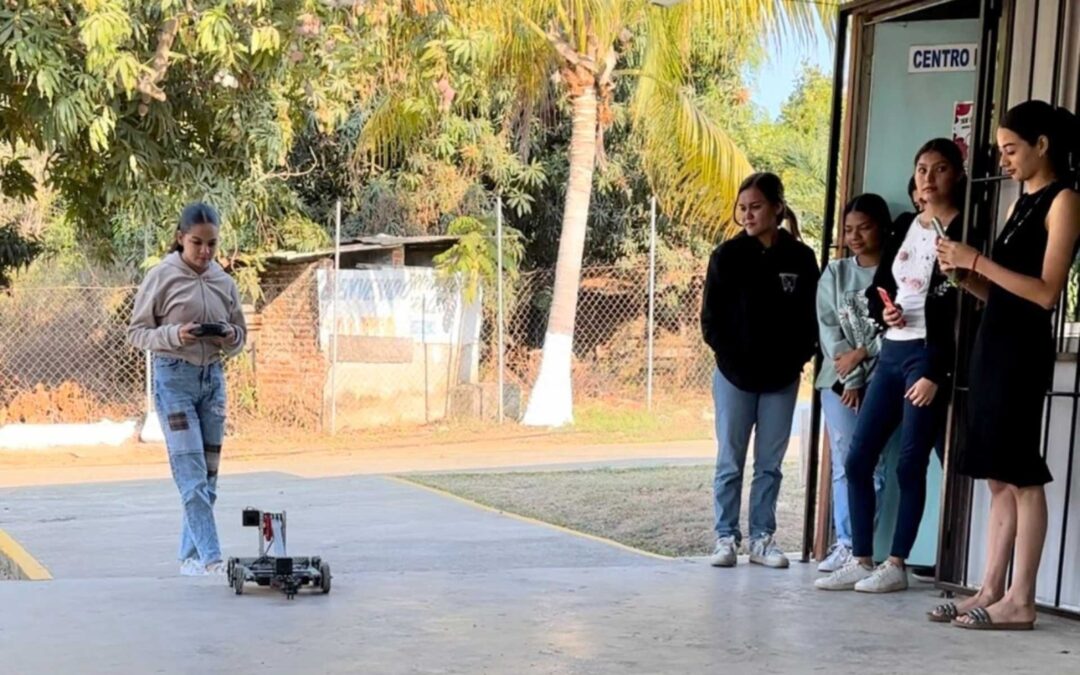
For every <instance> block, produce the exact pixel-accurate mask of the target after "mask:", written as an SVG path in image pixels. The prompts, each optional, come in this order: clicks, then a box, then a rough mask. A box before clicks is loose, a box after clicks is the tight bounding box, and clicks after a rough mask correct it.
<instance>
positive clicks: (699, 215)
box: [635, 81, 753, 238]
mask: <svg viewBox="0 0 1080 675" xmlns="http://www.w3.org/2000/svg"><path fill="white" fill-rule="evenodd" d="M638 110H639V111H641V112H640V113H639V114H638V115H637V116H636V118H635V131H636V133H638V134H639V135H640V137H641V139H642V142H643V153H642V155H643V157H644V165H645V171H646V173H647V175H648V177H649V182H650V183H651V184H652V187H653V190H654V191H655V192H656V195H657V199H658V200H659V202H660V203H661V205H662V206H663V208H664V212H665V213H667V214H669V215H670V216H672V217H675V218H678V219H680V220H683V221H684V222H687V223H690V224H692V225H694V226H696V227H697V228H698V229H700V230H701V231H703V232H704V233H706V234H707V235H709V236H712V237H714V238H717V237H721V236H725V235H728V234H730V233H731V232H732V231H734V228H733V223H732V219H731V214H732V212H733V207H734V200H735V196H736V193H737V191H738V187H739V183H740V181H742V179H743V177H745V176H746V175H747V174H749V173H750V172H751V171H752V170H753V169H752V167H751V166H750V162H749V161H748V160H747V159H746V155H744V154H743V152H742V150H741V149H739V146H738V145H737V144H736V143H735V142H734V141H733V140H732V139H731V137H729V136H728V135H727V133H725V131H724V130H723V128H721V127H720V126H719V125H718V124H717V123H716V122H714V121H713V120H711V119H709V117H708V116H707V115H706V114H705V113H704V112H703V111H702V110H701V108H700V107H699V106H698V105H697V103H696V101H694V99H693V97H692V96H691V95H689V94H688V93H687V92H686V91H685V90H680V89H676V88H674V87H671V86H670V85H666V84H665V83H662V82H659V81H654V83H653V87H652V88H651V92H650V93H649V94H648V96H647V97H643V98H642V99H641V100H640V101H639V103H638Z"/></svg>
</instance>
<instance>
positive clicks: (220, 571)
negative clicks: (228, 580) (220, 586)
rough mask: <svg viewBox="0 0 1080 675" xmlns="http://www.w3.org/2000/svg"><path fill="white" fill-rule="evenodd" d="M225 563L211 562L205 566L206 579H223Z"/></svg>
mask: <svg viewBox="0 0 1080 675" xmlns="http://www.w3.org/2000/svg"><path fill="white" fill-rule="evenodd" d="M225 572H226V569H225V563H223V562H221V561H220V560H219V561H217V562H212V563H210V564H209V565H207V566H206V576H208V577H224V576H225Z"/></svg>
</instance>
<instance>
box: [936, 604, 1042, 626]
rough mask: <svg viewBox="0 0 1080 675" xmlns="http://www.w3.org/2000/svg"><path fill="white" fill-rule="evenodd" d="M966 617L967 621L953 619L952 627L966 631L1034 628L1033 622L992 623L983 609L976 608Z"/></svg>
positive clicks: (988, 614) (988, 613)
mask: <svg viewBox="0 0 1080 675" xmlns="http://www.w3.org/2000/svg"><path fill="white" fill-rule="evenodd" d="M967 616H968V620H967V621H957V620H956V619H953V622H952V625H954V626H956V627H957V628H966V629H968V630H1032V629H1034V628H1035V622H1034V621H1008V622H1002V623H994V620H993V619H991V618H990V612H987V611H986V608H985V607H976V608H975V609H973V610H971V611H970V612H968V613H967Z"/></svg>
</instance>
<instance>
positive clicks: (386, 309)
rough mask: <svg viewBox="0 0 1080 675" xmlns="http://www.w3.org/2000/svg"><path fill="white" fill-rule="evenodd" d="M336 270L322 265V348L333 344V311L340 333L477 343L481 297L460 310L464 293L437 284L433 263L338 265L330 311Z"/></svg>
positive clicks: (320, 310)
mask: <svg viewBox="0 0 1080 675" xmlns="http://www.w3.org/2000/svg"><path fill="white" fill-rule="evenodd" d="M332 272H333V270H318V277H317V279H318V292H319V346H320V348H321V349H324V350H328V349H329V345H330V334H331V325H330V323H331V316H334V317H335V320H336V323H337V326H336V328H337V334H338V335H352V336H364V337H389V338H409V339H411V340H412V341H413V342H419V343H425V344H474V343H476V342H478V341H479V339H480V302H479V300H477V301H476V302H474V303H473V304H472V305H471V306H469V307H467V308H465V309H464V311H462V305H463V299H462V294H461V292H460V291H457V290H449V289H447V288H446V287H445V286H444V285H442V284H439V283H438V282H437V281H436V279H435V270H433V269H431V268H428V267H386V268H379V269H360V270H340V271H339V272H338V275H339V276H338V304H337V308H336V311H335V312H331V311H330V302H331V299H332V296H333V284H332V277H331V274H332ZM463 322H464V325H463Z"/></svg>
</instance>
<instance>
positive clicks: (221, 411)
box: [154, 355, 225, 565]
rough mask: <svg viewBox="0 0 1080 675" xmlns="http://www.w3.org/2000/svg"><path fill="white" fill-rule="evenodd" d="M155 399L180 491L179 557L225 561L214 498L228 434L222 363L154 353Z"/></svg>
mask: <svg viewBox="0 0 1080 675" xmlns="http://www.w3.org/2000/svg"><path fill="white" fill-rule="evenodd" d="M154 402H155V404H156V406H157V414H158V419H159V420H160V422H161V429H162V431H163V432H164V434H165V445H166V446H167V447H168V449H169V466H170V467H171V468H172V475H173V480H174V481H176V487H177V489H179V491H180V502H181V504H182V506H183V524H182V527H181V533H180V551H179V553H178V554H177V556H178V558H179V559H180V560H187V559H188V558H194V559H196V560H198V561H199V562H200V563H202V564H203V565H209V564H210V563H215V562H220V561H221V544H220V543H219V542H218V534H217V524H216V523H215V522H214V502H216V501H217V475H218V466H219V465H220V463H221V442H222V439H223V438H224V436H225V372H224V370H223V368H222V365H221V363H220V362H219V363H212V364H210V365H208V366H196V365H192V364H190V363H188V362H187V361H184V360H183V359H176V358H171V357H165V356H156V355H155V356H154Z"/></svg>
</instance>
